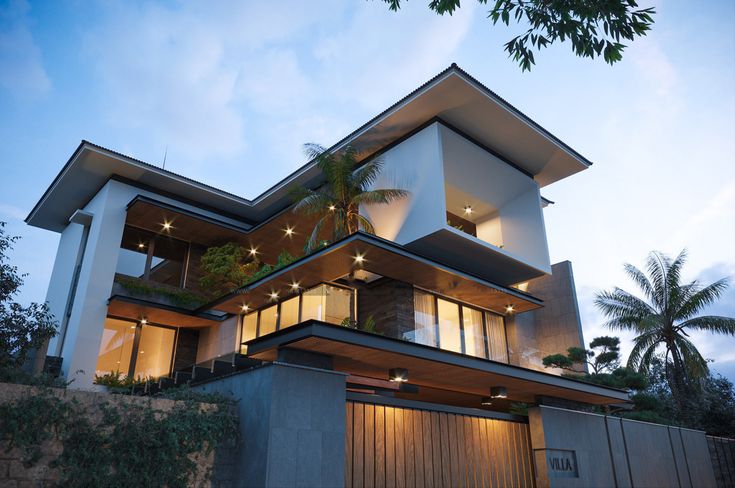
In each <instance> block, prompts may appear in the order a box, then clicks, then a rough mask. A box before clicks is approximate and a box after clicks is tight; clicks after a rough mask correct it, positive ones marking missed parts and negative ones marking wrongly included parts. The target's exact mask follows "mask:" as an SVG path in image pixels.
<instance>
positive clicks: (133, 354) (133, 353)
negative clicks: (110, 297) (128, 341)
mask: <svg viewBox="0 0 735 488" xmlns="http://www.w3.org/2000/svg"><path fill="white" fill-rule="evenodd" d="M105 319H113V320H120V321H121V322H130V323H131V324H135V335H134V336H133V346H132V348H131V350H130V364H129V366H128V376H132V377H133V378H135V366H136V363H137V362H138V349H139V347H140V336H141V334H142V333H143V324H141V323H140V321H139V320H132V319H130V318H128V317H120V316H118V315H107V316H105ZM145 326H146V327H148V326H151V327H161V328H163V329H171V330H173V331H174V340H173V348H172V351H171V361H170V363H169V365H168V375H171V373H172V372H173V368H174V362H175V361H176V346H178V344H179V329H180V327H175V326H173V325H166V324H159V323H157V322H146V324H145ZM97 357H99V350H98V351H97ZM131 372H132V375H131Z"/></svg>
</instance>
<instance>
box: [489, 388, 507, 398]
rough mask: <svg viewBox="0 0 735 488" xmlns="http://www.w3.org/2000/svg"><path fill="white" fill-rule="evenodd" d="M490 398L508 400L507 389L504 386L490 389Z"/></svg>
mask: <svg viewBox="0 0 735 488" xmlns="http://www.w3.org/2000/svg"><path fill="white" fill-rule="evenodd" d="M490 397H491V398H508V388H506V387H504V386H493V387H492V388H490Z"/></svg>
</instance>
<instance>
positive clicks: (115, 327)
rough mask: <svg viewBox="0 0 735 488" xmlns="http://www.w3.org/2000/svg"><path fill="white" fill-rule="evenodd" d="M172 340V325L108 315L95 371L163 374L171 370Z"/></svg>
mask: <svg viewBox="0 0 735 488" xmlns="http://www.w3.org/2000/svg"><path fill="white" fill-rule="evenodd" d="M175 344H176V329H175V328H173V327H166V326H159V325H152V324H146V325H142V324H140V323H139V322H133V321H129V320H124V319H117V318H112V317H108V318H107V319H106V320H105V328H104V331H103V333H102V342H101V344H100V350H99V355H98V356H97V368H96V374H97V375H100V376H101V375H104V374H108V373H115V372H119V373H120V374H121V375H123V376H133V377H135V378H137V379H142V378H148V377H159V376H166V375H168V374H169V373H170V372H171V365H172V362H173V356H174V346H175Z"/></svg>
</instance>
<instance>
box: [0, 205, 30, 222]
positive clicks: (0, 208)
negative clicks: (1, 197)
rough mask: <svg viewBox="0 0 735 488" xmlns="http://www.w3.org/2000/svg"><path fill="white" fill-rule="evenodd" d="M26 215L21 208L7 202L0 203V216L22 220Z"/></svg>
mask: <svg viewBox="0 0 735 488" xmlns="http://www.w3.org/2000/svg"><path fill="white" fill-rule="evenodd" d="M26 215H27V212H25V211H24V210H23V209H22V208H19V207H16V206H15V205H10V204H7V203H0V218H1V217H5V220H7V219H8V218H11V219H14V220H23V219H25V218H26Z"/></svg>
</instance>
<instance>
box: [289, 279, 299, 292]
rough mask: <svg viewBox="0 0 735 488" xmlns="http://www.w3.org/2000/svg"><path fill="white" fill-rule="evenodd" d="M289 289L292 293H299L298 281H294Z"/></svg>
mask: <svg viewBox="0 0 735 488" xmlns="http://www.w3.org/2000/svg"><path fill="white" fill-rule="evenodd" d="M291 289H292V290H293V291H299V282H298V281H294V282H293V283H291Z"/></svg>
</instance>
